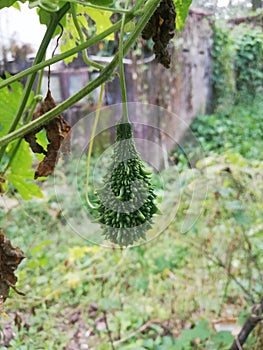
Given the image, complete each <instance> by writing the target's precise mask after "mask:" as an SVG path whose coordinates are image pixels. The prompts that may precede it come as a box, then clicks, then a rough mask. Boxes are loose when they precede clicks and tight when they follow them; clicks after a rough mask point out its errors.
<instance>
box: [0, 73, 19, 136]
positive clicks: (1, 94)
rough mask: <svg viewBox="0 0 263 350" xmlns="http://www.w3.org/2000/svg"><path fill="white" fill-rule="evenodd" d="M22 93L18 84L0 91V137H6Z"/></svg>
mask: <svg viewBox="0 0 263 350" xmlns="http://www.w3.org/2000/svg"><path fill="white" fill-rule="evenodd" d="M8 77H9V76H8V75H7V78H8ZM0 81H3V79H0ZM22 92H23V88H22V85H21V84H20V83H18V82H15V83H13V84H12V85H11V86H10V87H5V88H3V89H1V90H0V110H1V120H0V137H1V136H4V135H6V134H7V132H8V129H9V128H10V126H11V123H12V120H13V118H14V115H15V113H16V110H17V107H18V104H19V101H20V98H21V96H22Z"/></svg>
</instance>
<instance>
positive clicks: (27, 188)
mask: <svg viewBox="0 0 263 350" xmlns="http://www.w3.org/2000/svg"><path fill="white" fill-rule="evenodd" d="M7 180H8V181H9V182H10V183H11V184H12V185H13V186H14V187H15V188H16V189H17V191H18V192H19V194H20V195H21V197H22V198H23V199H25V200H30V199H32V198H33V197H40V198H42V197H43V193H42V192H41V189H40V188H39V187H38V186H37V185H36V184H34V183H30V182H27V181H26V180H25V178H24V176H21V175H16V174H13V173H9V174H8V176H7Z"/></svg>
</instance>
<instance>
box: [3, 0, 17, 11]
mask: <svg viewBox="0 0 263 350" xmlns="http://www.w3.org/2000/svg"><path fill="white" fill-rule="evenodd" d="M15 2H16V0H2V1H1V3H0V9H2V8H4V7H10V6H12V5H13V4H14V3H15Z"/></svg>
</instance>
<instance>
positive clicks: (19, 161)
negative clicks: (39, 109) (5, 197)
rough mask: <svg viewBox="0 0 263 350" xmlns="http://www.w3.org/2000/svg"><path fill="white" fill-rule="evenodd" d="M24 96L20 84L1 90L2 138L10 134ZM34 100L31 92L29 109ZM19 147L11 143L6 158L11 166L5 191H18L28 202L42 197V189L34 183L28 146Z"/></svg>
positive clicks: (6, 161) (0, 125)
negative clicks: (9, 131) (35, 197)
mask: <svg viewBox="0 0 263 350" xmlns="http://www.w3.org/2000/svg"><path fill="white" fill-rule="evenodd" d="M22 94H23V86H22V84H21V83H19V82H15V83H13V84H12V85H11V86H10V87H6V88H3V89H1V90H0V110H1V111H2V117H1V123H0V136H3V135H5V134H6V133H7V132H8V130H9V128H10V126H11V124H12V121H13V117H14V115H15V113H16V110H17V108H18V105H19V101H20V99H21V97H22ZM33 98H34V93H33V92H31V94H30V97H29V99H28V103H27V107H28V108H29V107H30V105H31V103H32V100H33ZM19 126H20V125H19ZM17 146H18V144H17V142H13V143H11V144H10V145H9V146H8V149H7V153H6V155H5V158H4V162H5V164H9V168H8V169H7V171H6V174H4V175H3V178H4V179H5V180H6V183H5V189H6V190H8V188H9V189H14V190H17V191H18V192H19V194H20V195H21V197H22V198H23V199H27V200H28V199H31V198H32V197H33V196H37V197H41V196H42V192H41V189H40V188H39V187H38V186H37V185H36V184H34V183H33V182H32V181H33V179H34V172H33V170H32V169H31V166H32V162H33V157H32V154H31V152H30V150H29V148H28V145H27V143H26V142H25V141H22V142H21V143H20V146H19V148H17ZM3 165H4V164H3Z"/></svg>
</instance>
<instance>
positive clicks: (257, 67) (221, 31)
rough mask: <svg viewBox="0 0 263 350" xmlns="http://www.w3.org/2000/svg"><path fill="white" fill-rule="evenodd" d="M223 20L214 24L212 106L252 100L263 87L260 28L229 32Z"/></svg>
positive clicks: (242, 27) (262, 45) (262, 46)
mask: <svg viewBox="0 0 263 350" xmlns="http://www.w3.org/2000/svg"><path fill="white" fill-rule="evenodd" d="M225 28H226V26H225V25H224V24H222V23H220V24H217V25H215V26H214V44H213V50H212V57H213V74H212V82H213V92H214V96H213V97H214V101H213V107H214V108H215V109H216V108H221V107H222V106H223V107H224V106H226V105H228V104H231V102H232V101H233V100H237V101H243V100H244V99H245V100H246V101H247V103H250V100H251V98H254V97H255V96H256V95H257V94H260V93H261V92H262V88H263V35H262V33H261V30H260V29H257V28H256V29H251V28H249V27H244V26H238V27H237V28H234V29H233V30H231V31H229V30H227V29H225Z"/></svg>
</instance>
